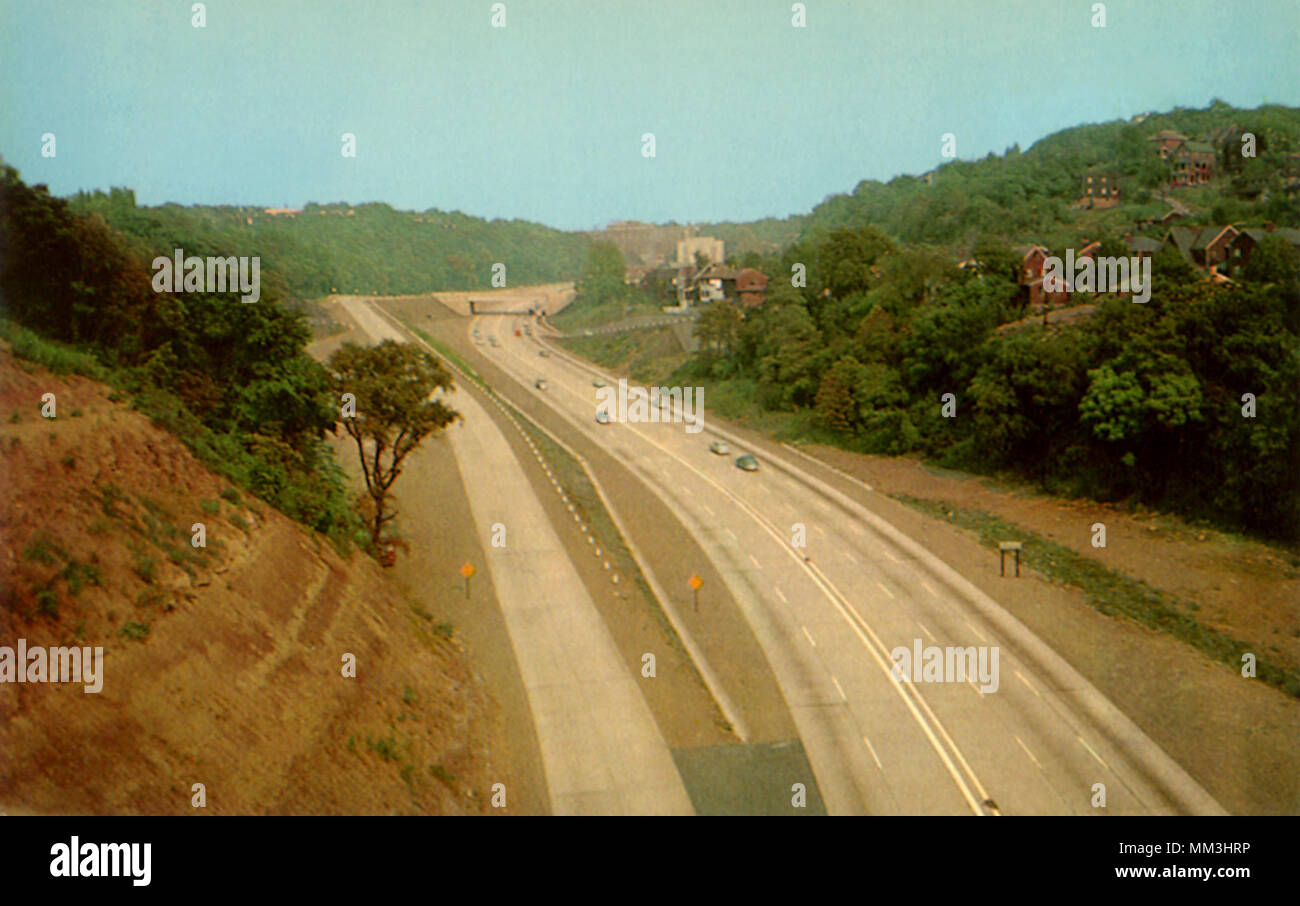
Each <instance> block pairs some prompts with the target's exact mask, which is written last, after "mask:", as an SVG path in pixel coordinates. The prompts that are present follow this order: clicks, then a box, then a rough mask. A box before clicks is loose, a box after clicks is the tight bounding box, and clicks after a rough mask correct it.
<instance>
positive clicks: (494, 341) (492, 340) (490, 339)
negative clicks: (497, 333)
mask: <svg viewBox="0 0 1300 906" xmlns="http://www.w3.org/2000/svg"><path fill="white" fill-rule="evenodd" d="M488 341H489V342H490V343H491V344H492V345H493V346H500V345H501V344H500V343H498V342H497V338H496V337H488Z"/></svg>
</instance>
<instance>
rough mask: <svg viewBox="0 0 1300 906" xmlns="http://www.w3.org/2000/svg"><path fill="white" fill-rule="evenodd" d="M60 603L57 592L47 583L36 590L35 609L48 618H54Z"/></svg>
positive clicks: (57, 613)
mask: <svg viewBox="0 0 1300 906" xmlns="http://www.w3.org/2000/svg"><path fill="white" fill-rule="evenodd" d="M60 603H62V601H61V599H60V598H59V593H58V592H57V591H55V590H54V589H53V588H52V587H50V586H49V585H46V586H45V587H44V588H41V589H39V590H38V591H37V592H36V609H37V610H39V611H40V612H41V613H43V614H45V615H46V616H47V617H49V618H50V619H56V618H57V617H58V615H59V604H60Z"/></svg>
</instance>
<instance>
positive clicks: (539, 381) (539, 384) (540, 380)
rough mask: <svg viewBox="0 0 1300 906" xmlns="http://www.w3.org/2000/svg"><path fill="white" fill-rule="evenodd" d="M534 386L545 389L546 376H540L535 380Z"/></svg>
mask: <svg viewBox="0 0 1300 906" xmlns="http://www.w3.org/2000/svg"><path fill="white" fill-rule="evenodd" d="M533 386H534V387H536V388H537V389H538V390H545V389H546V387H547V383H546V378H544V377H539V378H538V379H537V380H535V381H533Z"/></svg>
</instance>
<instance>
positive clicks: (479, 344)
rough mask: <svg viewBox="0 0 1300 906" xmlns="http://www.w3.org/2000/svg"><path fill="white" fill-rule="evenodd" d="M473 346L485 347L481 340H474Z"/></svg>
mask: <svg viewBox="0 0 1300 906" xmlns="http://www.w3.org/2000/svg"><path fill="white" fill-rule="evenodd" d="M474 345H475V346H486V345H487V344H486V343H484V342H483V341H482V340H475V341H474Z"/></svg>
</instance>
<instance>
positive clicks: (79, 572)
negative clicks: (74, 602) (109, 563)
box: [59, 559, 103, 595]
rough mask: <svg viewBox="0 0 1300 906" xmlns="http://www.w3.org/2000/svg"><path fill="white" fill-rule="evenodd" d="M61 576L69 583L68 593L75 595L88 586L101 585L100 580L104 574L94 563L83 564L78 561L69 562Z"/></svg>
mask: <svg viewBox="0 0 1300 906" xmlns="http://www.w3.org/2000/svg"><path fill="white" fill-rule="evenodd" d="M59 575H60V576H62V577H63V581H65V582H67V583H68V592H69V593H70V594H73V595H75V594H77V593H78V592H80V591H81V589H82V588H84V587H85V586H87V585H95V586H98V585H100V584H101V583H100V580H101V579H102V578H103V573H102V572H101V570H100V568H99V567H98V566H96V565H95V564H93V563H82V562H81V561H80V560H77V559H73V560H70V561H68V565H67V566H65V567H63V572H61V573H59Z"/></svg>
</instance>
